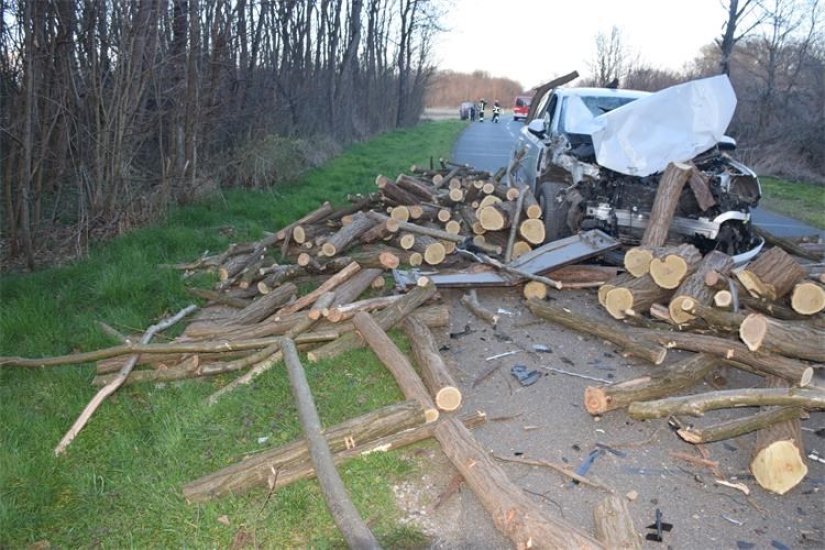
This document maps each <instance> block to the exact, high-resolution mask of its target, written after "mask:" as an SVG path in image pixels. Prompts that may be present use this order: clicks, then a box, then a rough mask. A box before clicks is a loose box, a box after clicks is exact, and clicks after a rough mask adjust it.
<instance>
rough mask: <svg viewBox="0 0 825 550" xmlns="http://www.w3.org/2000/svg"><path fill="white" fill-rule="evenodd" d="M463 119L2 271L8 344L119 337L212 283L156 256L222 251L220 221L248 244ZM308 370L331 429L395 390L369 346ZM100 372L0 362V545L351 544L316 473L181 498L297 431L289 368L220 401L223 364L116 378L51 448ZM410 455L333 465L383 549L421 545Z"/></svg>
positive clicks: (448, 135) (2, 324)
mask: <svg viewBox="0 0 825 550" xmlns="http://www.w3.org/2000/svg"><path fill="white" fill-rule="evenodd" d="M463 127H464V124H463V123H460V122H446V123H442V122H439V123H427V124H423V125H421V126H419V127H417V128H414V129H410V130H403V131H398V132H394V133H389V134H386V135H383V136H380V137H378V138H376V139H374V140H372V141H370V142H368V143H363V144H358V145H355V146H353V147H351V148H350V149H349V150H347V151H346V152H345V153H344V154H342V155H341V156H339V157H337V158H335V159H333V160H332V161H331V162H329V163H328V164H327V165H325V166H324V167H322V168H320V169H317V170H314V171H312V172H311V173H308V174H307V175H306V176H305V177H304V178H302V179H301V180H299V181H296V182H294V183H292V184H289V185H280V186H278V187H277V188H271V189H266V190H259V191H242V190H231V191H227V192H224V193H223V194H222V196H220V197H214V198H211V199H209V200H206V201H204V202H201V203H199V204H197V205H193V206H190V207H186V208H182V209H179V210H177V211H175V212H173V213H172V214H171V215H170V216H169V218H168V220H167V222H166V223H165V224H164V225H162V226H155V227H150V228H145V229H141V230H138V231H135V232H134V233H131V234H129V235H126V236H123V237H121V238H118V239H117V240H115V241H112V242H110V243H105V244H101V245H100V246H97V247H95V248H94V249H93V250H92V251H91V254H90V257H89V258H88V259H86V260H84V261H81V262H77V263H75V264H72V265H69V266H65V267H60V268H53V269H48V270H44V271H40V272H36V273H33V274H28V275H19V274H6V275H4V276H3V277H2V279H0V298H1V299H2V308H1V309H0V354H2V355H16V356H25V357H44V356H54V355H60V354H64V353H70V352H74V351H90V350H95V349H99V348H101V347H106V346H109V345H113V344H114V343H116V342H114V341H113V340H112V339H111V338H110V337H109V336H106V335H105V334H104V333H103V332H102V331H101V330H100V328H99V325H98V322H101V321H102V322H105V323H107V324H109V325H111V326H113V327H115V328H117V329H118V330H120V331H122V332H123V333H140V332H141V331H143V330H145V329H146V328H147V327H148V326H149V325H151V324H153V323H154V322H157V320H159V319H160V318H163V317H165V316H168V315H170V314H172V313H174V312H176V311H178V310H179V309H181V308H182V307H184V306H185V305H186V304H188V303H190V302H191V301H192V299H191V298H190V297H189V295H188V294H187V293H186V291H185V287H186V285H194V284H198V285H201V286H207V285H209V284H210V283H211V282H212V281H211V279H210V277H208V276H199V277H196V278H195V279H194V280H193V279H187V280H183V278H182V277H181V274H180V272H178V271H175V270H172V269H164V268H159V267H158V265H159V264H164V263H175V262H187V261H191V260H194V259H196V258H197V257H198V256H199V255H200V254H202V253H203V252H205V251H211V252H212V253H217V252H220V251H222V250H224V249H225V248H226V246H227V245H228V244H229V242H230V241H229V237H227V232H226V228H227V227H231V228H232V236H231V239H232V240H233V241H234V242H243V241H247V240H253V239H255V238H257V237H259V236H261V235H262V233H263V232H264V231H275V230H277V229H278V228H280V227H282V226H283V225H285V224H286V223H288V222H290V221H292V220H294V219H296V218H298V217H300V216H301V215H303V214H305V213H306V212H308V211H311V210H313V209H315V208H317V206H318V205H319V203H320V202H322V201H324V200H330V201H332V202H333V204H343V203H344V202H345V199H346V196H347V194H349V193H364V192H369V191H372V190H373V189H374V183H373V182H374V180H375V176H376V175H377V174H378V173H384V174H387V175H390V176H394V175H396V174H398V173H399V172H405V171H407V170H408V169H409V166H410V165H411V164H413V163H416V164H419V165H422V164H425V165H426V164H428V163H429V160H430V158H431V157H434V158H438V157H439V156H443V155H448V154H449V151H450V148H451V146H452V143H453V141H454V139H455V137H456V136H457V135H458V133H459V131H460V130H461V129H462V128H463ZM185 324H186V323H185V322H184V323H182V325H185ZM178 330H179V329H178ZM174 334H175V330H174V329H173V330H171V331H169V332H168V334H164V335H162V336H160V337H158V338H156V340H155V341H162V340H163V338H167V337H171V336H174ZM305 367H306V370H307V377H308V379H309V381H310V384H311V386H312V390H313V394H314V396H315V399H316V403H317V405H318V409H319V414H320V415H321V419H322V422H323V423H324V425H327V426H329V425H332V424H335V423H338V422H341V421H343V420H346V419H348V418H352V417H354V416H357V415H359V414H363V413H365V412H367V411H370V410H373V409H375V408H377V407H380V406H383V405H386V404H390V403H393V402H396V401H398V400H400V399H401V398H402V396H401V393H400V391H399V390H398V388H397V386H396V384H395V383H394V381H393V380H392V377H391V376H390V375H389V374H388V373H387V372H386V369H385V368H384V367H383V366H382V365H381V364H380V363H379V362H378V361H377V359H375V357H374V355H373V354H371V353H369V352H367V351H364V350H360V351H354V352H350V353H348V354H345V355H344V356H342V357H339V358H336V360H335V361H326V362H320V363H318V364H310V363H308V362H305ZM93 375H94V366H93V365H89V364H87V365H67V366H59V367H49V368H36V369H22V368H9V367H4V368H0V437H1V438H2V439H1V440H0V547H2V548H21V547H26V546H27V545H29V544H31V543H33V542H36V541H48V542H49V543H51V545H52V547H60V548H76V547H89V546H100V547H102V548H123V547H136V548H150V547H151V548H159V547H178V548H183V547H194V548H216V547H218V548H227V547H230V546H231V545H232V542H233V540H234V539H235V537H239V536H241V535H246V536H247V537H253V536H254V540H255V541H256V542H257V544H258V545H259V547H262V548H285V547H313V548H339V547H342V546H343V541H342V538H341V537H340V535H339V534H338V532H337V531H336V529H335V526H334V524H333V522H332V520H331V518H330V516H329V514H328V513H327V511H326V508H325V506H324V503H323V499H322V498H321V495H320V491H319V488H318V486H317V483H316V482H314V481H304V482H299V483H295V484H293V485H290V486H288V487H285V488H283V489H281V490H279V491H278V492H277V493H276V494H274V495H272V497H271V498H270V499H267V491H266V490H265V489H261V490H255V491H252V492H250V493H247V494H245V495H242V496H232V497H227V498H223V499H220V500H218V501H215V502H210V503H206V504H198V505H188V504H186V503H185V502H184V501H183V498H182V496H181V487H182V486H183V485H184V484H185V483H186V482H188V481H191V480H193V479H196V478H198V477H200V476H202V475H205V474H207V473H210V472H212V471H215V470H216V469H218V468H220V467H223V466H225V465H228V464H231V463H233V462H236V461H237V460H239V459H240V458H242V456H243V455H244V454H245V453H249V452H255V451H260V450H261V449H262V448H263V447H264V446H263V445H261V444H259V443H258V438H259V437H268V438H269V442H268V443H267V445H275V444H281V443H286V442H288V441H291V440H293V439H295V438H297V437H299V436H300V433H301V429H300V424H299V422H298V419H297V413H296V411H295V407H294V405H293V399H292V396H291V392H290V389H289V385H288V381H287V380H286V376H285V375H284V372H283V368H282V367H280V368H275V369H273V370H271V371H269V372H268V373H267V374H265V375H263V376H261V377H259V378H258V379H256V381H255V382H254V383H253V384H252V385H251V387H248V388H244V389H240V390H237V391H235V392H233V393H232V394H229V395H227V396H226V397H225V398H224V399H223V400H221V401H220V402H219V403H218V404H217V405H215V406H213V407H209V406H207V405H205V402H204V401H205V398H206V397H207V396H208V395H210V394H211V393H212V392H214V391H215V390H216V389H217V388H219V387H221V386H222V385H224V384H226V383H227V382H229V381H230V380H231V377H230V376H228V375H225V376H222V377H216V378H208V379H200V380H186V381H182V382H179V383H171V384H149V383H147V384H138V385H134V386H125V387H123V388H121V389H120V390H118V391H117V392H116V393H115V394H114V395H112V396H111V397H110V398H109V399H108V400H106V401H105V402H104V403H103V405H102V406H101V407H100V408H99V409H98V410H97V412H96V413H95V414H94V416H93V417H92V418H91V420H90V422H89V423H88V424H87V425H86V427H85V428H84V429H83V431H82V432H81V433H80V434H79V435H78V437H77V438H76V439H75V440H74V441H73V442H72V444H71V445H70V446H69V447H68V450H67V452H66V453H65V454H64V455H63V456H61V457H59V458H56V457H54V455H53V454H52V450H53V449H54V447H55V445H56V444H57V442H58V441H59V440H60V438H61V437H62V436H63V434H64V433H65V432H66V430H68V428H69V427H70V426H71V424H72V423H73V422H74V420H75V419H76V418H77V416H78V414H80V412H81V411H82V409H83V407H84V406H85V405H86V404H87V403H88V401H89V400H90V399H91V397H92V396H93V395H94V393H95V388H93V387H92V386H91V385H90V381H91V379H92V377H93ZM342 389H345V390H346V391H341V390H342ZM415 468H417V465H416V464H415V463H414V462H408V461H406V460H404V459H403V458H401V456H400V455H399V454H398V453H389V454H386V455H381V454H374V455H371V456H369V457H367V458H364V459H359V460H355V461H352V462H349V463H347V464H346V465H344V466H343V467H342V468H341V469H340V471H341V474H342V477H343V479H344V482H345V484H346V485H347V487H348V489H349V491H350V493H351V496H352V498H353V501H354V502H355V504H356V506H357V508H358V509H359V511H360V513H361V515H362V517H364V518H365V519H366V520H367V521H368V523H369V525H370V526H371V528H372V529H373V532H375V533H376V536H377V537H378V538H379V540H380V541H381V542H382V543H383V544H384V545H385V546H387V547H393V548H405V547H406V548H412V547H416V546H419V547H420V546H421V544H422V543H423V538H422V536H421V534H420V533H417V532H415V531H414V530H410V529H409V528H408V527H404V526H402V525H400V524H399V522H398V511H397V510H396V508H395V505H394V501H393V495H392V492H391V488H390V485H391V483H392V482H393V481H394V480H397V479H398V478H399V476H403V475H409V473H410V472H411V471H414V470H415ZM222 516H226V518H228V521H229V525H225V524H224V523H225V522H222V521H219V518H221V517H222Z"/></svg>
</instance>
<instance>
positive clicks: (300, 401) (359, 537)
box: [283, 338, 380, 548]
mask: <svg viewBox="0 0 825 550" xmlns="http://www.w3.org/2000/svg"><path fill="white" fill-rule="evenodd" d="M283 351H284V360H285V363H286V366H287V373H288V375H289V383H290V386H291V387H292V395H293V396H294V397H295V401H296V404H297V408H298V417H299V418H300V420H301V427H302V428H303V430H304V438H305V440H306V442H307V445H308V447H309V455H310V458H311V459H312V465H313V466H314V467H315V475H316V477H317V478H318V482H319V485H320V486H321V494H323V495H324V501H325V502H326V504H327V509H328V510H329V512H330V515H331V516H332V519H333V520H334V521H335V525H337V526H338V530H339V531H341V534H342V535H343V536H344V540H346V541H347V544H348V545H349V546H350V548H380V546H379V545H378V541H377V540H376V539H375V536H374V535H373V534H372V532H371V531H370V530H369V529H368V528H367V525H366V523H364V520H363V519H362V518H361V516H360V514H359V513H358V510H356V508H355V505H354V504H353V503H352V500H350V498H349V495H348V494H347V489H346V487H345V486H344V482H343V481H342V480H341V476H340V475H338V470H336V469H335V463H334V462H333V460H332V453H331V452H330V449H329V445H327V441H326V439H325V438H324V436H323V434H322V432H321V418H320V417H319V416H318V409H316V408H315V400H314V399H313V397H312V391H311V390H310V388H309V383H308V382H307V378H306V373H305V372H304V367H303V365H301V359H300V358H299V357H298V350H297V349H295V343H294V342H293V341H292V340H290V339H289V338H286V339H284V342H283Z"/></svg>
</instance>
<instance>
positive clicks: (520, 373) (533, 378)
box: [510, 365, 541, 386]
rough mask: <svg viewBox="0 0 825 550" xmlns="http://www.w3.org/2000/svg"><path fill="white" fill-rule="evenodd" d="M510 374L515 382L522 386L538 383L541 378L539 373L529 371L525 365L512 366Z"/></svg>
mask: <svg viewBox="0 0 825 550" xmlns="http://www.w3.org/2000/svg"><path fill="white" fill-rule="evenodd" d="M510 374H512V375H513V376H515V377H516V380H518V381H519V383H520V384H521V385H522V386H530V385H532V384H535V383H536V382H538V380H539V378H541V373H540V372H539V371H537V370H530V369H528V368H527V367H526V366H525V365H513V367H512V368H511V369H510Z"/></svg>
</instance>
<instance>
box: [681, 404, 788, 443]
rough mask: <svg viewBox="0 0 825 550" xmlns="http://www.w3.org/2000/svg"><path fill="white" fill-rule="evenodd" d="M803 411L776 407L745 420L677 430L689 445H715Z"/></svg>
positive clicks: (736, 419)
mask: <svg viewBox="0 0 825 550" xmlns="http://www.w3.org/2000/svg"><path fill="white" fill-rule="evenodd" d="M802 413H803V411H802V409H800V408H799V407H774V408H771V409H768V410H765V411H762V412H758V413H756V414H752V415H750V416H746V417H744V418H735V419H733V420H728V421H727V422H720V423H719V424H715V425H713V426H705V427H704V428H697V427H690V428H682V429H680V430H677V431H676V433H677V434H679V437H681V438H682V439H683V440H685V441H687V442H688V443H694V444H699V443H713V442H714V441H722V440H724V439H733V438H734V437H739V436H741V435H745V434H749V433H751V432H755V431H757V430H760V429H762V428H767V427H768V426H772V425H774V424H776V423H777V422H783V421H785V420H792V419H794V418H796V419H797V420H799V417H800V416H801V415H802Z"/></svg>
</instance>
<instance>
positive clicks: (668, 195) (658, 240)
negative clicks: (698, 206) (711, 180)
mask: <svg viewBox="0 0 825 550" xmlns="http://www.w3.org/2000/svg"><path fill="white" fill-rule="evenodd" d="M690 173H691V166H690V165H689V164H682V163H678V162H671V163H669V164H668V165H667V168H665V171H664V173H663V174H662V177H661V179H660V180H659V187H658V189H657V190H656V198H655V199H654V200H653V207H652V208H651V209H650V218H649V219H648V225H647V227H646V228H645V232H644V236H642V246H662V245H663V244H665V241H666V240H667V234H668V231H669V230H670V224H671V222H672V221H673V213H674V212H675V211H676V206H677V205H678V204H679V196H680V194H681V193H682V188H683V187H684V185H685V182H686V181H687V179H688V178H689V177H690ZM674 288H675V287H674Z"/></svg>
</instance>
